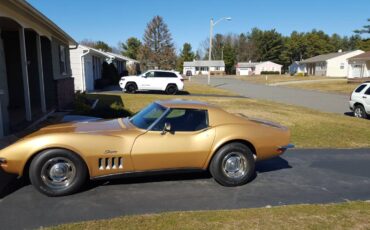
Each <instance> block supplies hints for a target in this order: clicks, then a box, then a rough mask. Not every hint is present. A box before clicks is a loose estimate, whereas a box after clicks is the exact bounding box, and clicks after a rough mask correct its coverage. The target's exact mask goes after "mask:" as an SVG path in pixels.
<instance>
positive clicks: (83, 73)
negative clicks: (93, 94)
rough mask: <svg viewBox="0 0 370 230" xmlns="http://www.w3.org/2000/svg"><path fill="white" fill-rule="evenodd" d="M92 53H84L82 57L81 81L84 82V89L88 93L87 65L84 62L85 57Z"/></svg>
mask: <svg viewBox="0 0 370 230" xmlns="http://www.w3.org/2000/svg"><path fill="white" fill-rule="evenodd" d="M89 53H90V49H88V50H87V52H86V53H83V54H82V55H81V56H80V59H81V80H82V89H83V90H84V91H86V77H85V63H84V62H83V60H84V57H85V56H86V55H88V54H89Z"/></svg>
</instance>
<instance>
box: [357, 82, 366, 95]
mask: <svg viewBox="0 0 370 230" xmlns="http://www.w3.org/2000/svg"><path fill="white" fill-rule="evenodd" d="M365 87H366V84H363V85H360V86H359V87H358V88H357V89H356V90H355V92H356V93H360V92H361V91H362V90H363V89H364V88H365Z"/></svg>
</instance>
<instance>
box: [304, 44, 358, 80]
mask: <svg viewBox="0 0 370 230" xmlns="http://www.w3.org/2000/svg"><path fill="white" fill-rule="evenodd" d="M362 53H364V51H362V50H355V51H347V52H342V51H341V50H339V51H338V52H336V53H328V54H322V55H318V56H315V57H311V58H308V59H306V60H303V61H301V62H300V64H304V65H305V66H306V67H305V68H306V72H307V74H308V75H313V76H326V77H346V76H347V74H348V66H349V65H348V59H349V58H351V57H354V56H356V55H359V54H362Z"/></svg>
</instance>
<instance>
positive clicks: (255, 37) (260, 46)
mask: <svg viewBox="0 0 370 230" xmlns="http://www.w3.org/2000/svg"><path fill="white" fill-rule="evenodd" d="M249 37H250V40H251V41H252V42H253V43H254V44H255V45H256V48H257V50H256V54H255V57H254V59H255V60H256V61H272V62H277V63H280V59H279V56H280V54H281V52H282V50H283V48H284V47H283V44H284V43H283V37H282V35H281V34H280V33H278V32H276V31H275V30H274V29H273V30H266V31H262V30H260V29H257V28H254V29H252V33H251V34H250V35H249Z"/></svg>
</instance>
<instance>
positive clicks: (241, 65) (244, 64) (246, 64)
mask: <svg viewBox="0 0 370 230" xmlns="http://www.w3.org/2000/svg"><path fill="white" fill-rule="evenodd" d="M267 62H270V63H273V64H275V65H279V66H282V65H280V64H277V63H275V62H272V61H264V62H238V64H237V67H238V68H251V67H256V66H257V65H261V64H264V63H267Z"/></svg>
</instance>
